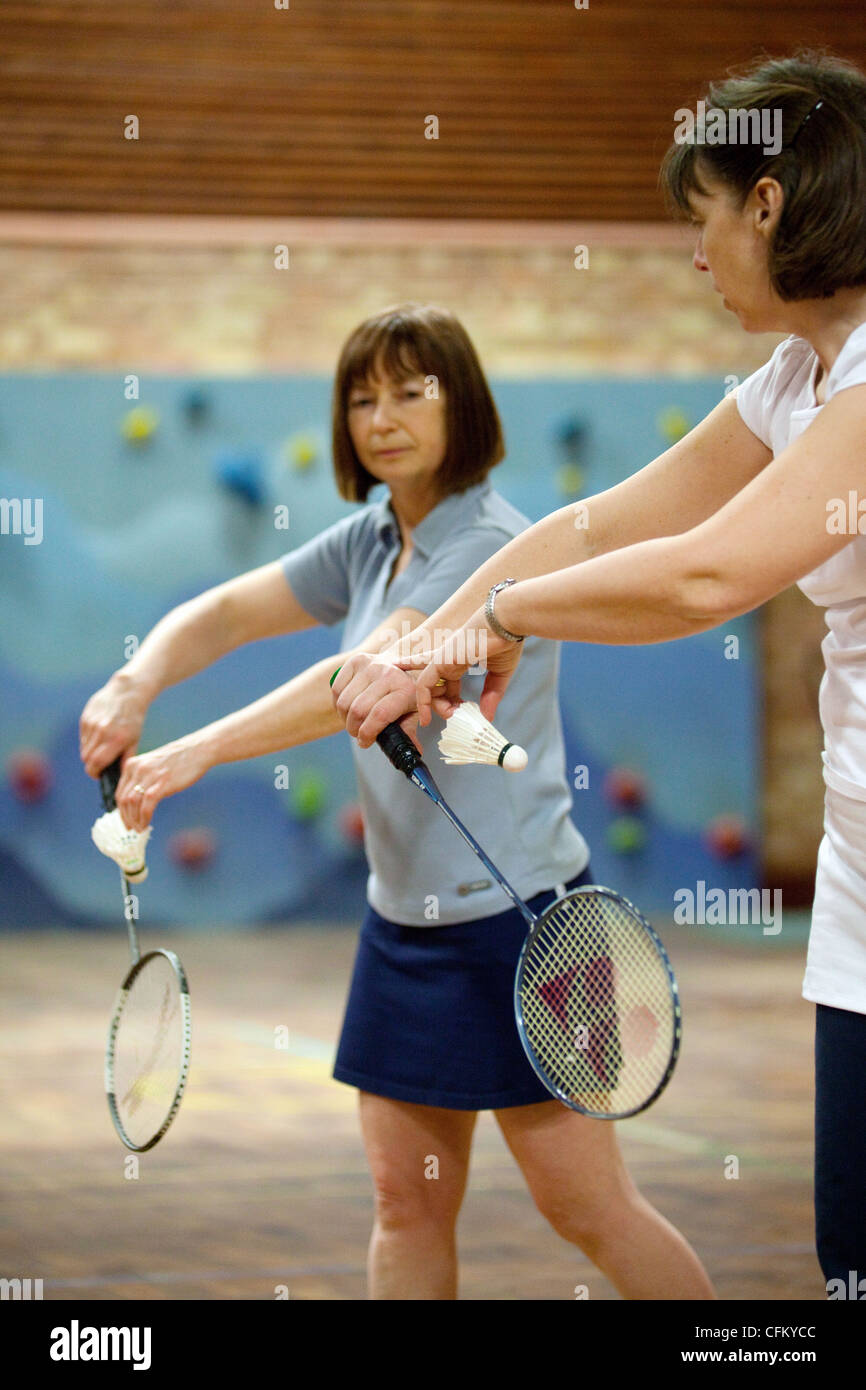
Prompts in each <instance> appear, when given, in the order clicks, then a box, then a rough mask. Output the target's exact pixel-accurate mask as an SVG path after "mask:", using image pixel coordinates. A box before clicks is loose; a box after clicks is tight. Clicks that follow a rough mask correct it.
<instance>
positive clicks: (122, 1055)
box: [99, 758, 190, 1153]
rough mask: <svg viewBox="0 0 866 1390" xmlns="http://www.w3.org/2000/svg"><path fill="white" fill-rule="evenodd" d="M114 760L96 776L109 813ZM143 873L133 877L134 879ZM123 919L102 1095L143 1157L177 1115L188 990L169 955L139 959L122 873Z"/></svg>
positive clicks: (185, 1063)
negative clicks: (124, 942)
mask: <svg viewBox="0 0 866 1390" xmlns="http://www.w3.org/2000/svg"><path fill="white" fill-rule="evenodd" d="M119 780H120V759H119V758H118V759H117V761H116V762H114V763H112V764H111V766H110V767H107V768H106V769H105V770H104V771H103V773H102V774H101V776H100V779H99V783H100V787H101V789H102V800H103V802H104V804H105V809H106V811H113V810H114V809H115V800H114V793H115V790H116V788H117V783H118V781H119ZM143 876H144V875H143V874H142V873H139V874H138V875H137V877H138V879H139V881H140V880H141V878H142V877H143ZM120 879H121V883H122V885H123V904H124V917H125V918H126V926H127V930H128V932H129V950H130V955H131V957H132V965H131V968H130V970H129V971H128V973H127V975H126V978H125V980H124V981H123V984H122V985H121V987H120V992H119V993H118V996H117V1000H116V1002H115V1005H114V1013H113V1015H112V1018H111V1026H110V1027H109V1030H108V1046H107V1048H106V1053H105V1092H106V1095H107V1097H108V1108H109V1110H110V1111H111V1118H112V1120H113V1121H114V1127H115V1129H116V1130H117V1132H118V1134H119V1135H120V1137H121V1139H122V1140H123V1142H124V1144H125V1145H126V1147H127V1148H128V1149H133V1150H134V1151H135V1152H136V1153H143V1152H144V1151H145V1150H146V1149H152V1148H153V1146H154V1144H156V1143H158V1142H159V1140H160V1139H161V1138H162V1136H163V1135H164V1134H165V1132H166V1130H167V1129H168V1127H169V1125H170V1124H171V1122H172V1120H173V1119H174V1117H175V1115H176V1114H177V1111H178V1106H179V1105H180V1102H181V1097H182V1096H183V1092H184V1087H185V1086H186V1078H187V1072H188V1071H189V1049H190V1008H189V989H188V987H187V982H186V975H185V974H184V969H183V966H182V965H181V963H180V961H179V960H178V958H177V956H176V955H175V953H174V951H162V950H159V951H148V953H147V955H144V956H142V955H141V953H140V951H139V948H138V933H137V931H136V927H135V910H134V903H135V899H134V898H133V896H132V888H131V886H130V881H129V879H128V878H127V875H126V872H124V870H123V868H121V871H120Z"/></svg>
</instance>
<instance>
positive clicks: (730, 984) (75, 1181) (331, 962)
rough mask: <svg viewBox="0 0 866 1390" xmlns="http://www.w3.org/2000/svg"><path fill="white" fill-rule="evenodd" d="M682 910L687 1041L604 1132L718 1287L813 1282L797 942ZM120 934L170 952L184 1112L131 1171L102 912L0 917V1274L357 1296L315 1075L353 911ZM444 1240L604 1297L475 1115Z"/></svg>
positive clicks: (351, 1128) (807, 1291) (541, 1282)
mask: <svg viewBox="0 0 866 1390" xmlns="http://www.w3.org/2000/svg"><path fill="white" fill-rule="evenodd" d="M702 930H703V931H704V932H706V929H701V928H700V927H697V928H691V929H685V928H683V929H679V930H673V929H672V930H670V931H666V932H665V936H666V940H667V942H668V944H669V948H670V950H671V955H672V958H673V961H674V966H675V969H676V970H677V973H678V976H679V979H680V986H681V990H682V995H683V1001H684V1009H685V1034H684V1048H683V1055H682V1057H681V1059H680V1062H679V1066H678V1069H677V1073H676V1075H675V1077H674V1080H673V1082H672V1083H671V1085H670V1087H669V1088H668V1091H667V1092H666V1093H665V1095H664V1096H663V1097H662V1098H661V1100H660V1101H659V1102H658V1103H657V1104H656V1105H655V1106H653V1107H652V1109H651V1110H650V1111H648V1112H647V1113H646V1114H645V1115H644V1116H639V1117H636V1118H635V1119H632V1120H629V1121H626V1122H624V1123H622V1124H620V1126H619V1134H620V1140H621V1144H622V1147H623V1151H624V1153H625V1157H626V1159H627V1162H628V1164H629V1167H630V1170H631V1172H632V1174H633V1176H634V1178H635V1180H636V1182H637V1183H638V1185H639V1186H640V1188H641V1190H642V1191H643V1192H644V1194H645V1195H646V1196H647V1197H648V1198H649V1199H650V1200H651V1201H653V1202H654V1203H655V1204H656V1206H658V1207H659V1209H660V1210H661V1211H662V1212H663V1213H664V1214H665V1215H666V1216H667V1217H668V1218H669V1219H670V1220H672V1221H673V1222H674V1223H675V1224H676V1225H677V1226H679V1228H680V1229H681V1230H682V1231H683V1232H684V1233H685V1235H686V1236H687V1237H688V1239H689V1240H690V1241H691V1242H692V1244H693V1245H694V1246H695V1248H696V1249H697V1251H698V1253H699V1254H700V1256H701V1258H702V1259H703V1261H704V1263H705V1265H706V1266H707V1269H708V1271H709V1273H710V1277H711V1278H712V1279H713V1281H714V1283H715V1286H716V1288H717V1291H718V1293H719V1296H720V1298H722V1299H746V1300H752V1299H757V1300H760V1299H772V1298H781V1299H823V1298H824V1297H825V1294H824V1288H823V1281H822V1276H821V1273H820V1270H819V1268H818V1264H817V1261H816V1259H815V1255H814V1249H813V1244H812V1241H813V1236H812V1195H811V1171H812V1084H813V1083H812V1030H813V1009H812V1006H811V1005H809V1004H806V1003H805V1002H804V1001H803V1000H802V999H801V998H800V977H801V973H802V961H803V955H804V949H803V945H802V943H801V942H799V943H797V944H796V945H793V944H792V945H785V944H783V945H778V944H777V943H776V942H775V941H773V942H772V944H769V943H767V944H766V946H765V947H764V948H762V949H755V948H750V947H748V946H746V945H744V944H743V943H742V942H741V941H739V942H738V941H733V940H732V941H731V942H725V943H721V942H719V941H718V940H716V939H713V938H711V937H710V936H708V935H702ZM739 930H740V931H741V932H746V931H750V932H754V931H755V930H756V929H755V928H751V929H749V928H740V929H739ZM142 936H143V946H144V948H145V949H147V948H148V947H151V946H154V945H173V946H174V947H175V948H176V949H179V952H180V954H181V956H182V958H183V961H184V965H185V966H186V969H187V973H188V976H189V979H190V989H191V998H192V1009H193V1052H192V1068H191V1071H190V1078H189V1083H188V1088H187V1093H186V1096H185V1098H184V1101H183V1105H182V1107H181V1110H180V1113H179V1115H178V1117H177V1119H176V1120H175V1122H174V1125H173V1127H172V1129H171V1130H170V1131H169V1133H168V1135H167V1136H166V1138H165V1139H164V1140H163V1141H162V1142H161V1143H160V1144H159V1145H157V1147H156V1148H155V1149H154V1150H153V1151H152V1152H150V1153H147V1154H143V1155H141V1157H140V1159H139V1160H138V1167H139V1174H138V1177H137V1178H134V1177H131V1176H127V1175H126V1173H127V1171H128V1168H129V1165H130V1157H131V1156H130V1155H128V1154H127V1152H126V1150H125V1149H124V1148H123V1147H122V1145H121V1144H120V1141H119V1140H118V1139H117V1137H116V1135H115V1133H114V1130H113V1128H112V1126H111V1123H110V1120H109V1116H108V1110H107V1107H106V1103H105V1099H104V1095H103V1093H102V1053H103V1047H104V1035H105V1029H106V1025H107V1020H108V1015H109V1012H110V1006H111V1003H112V1001H113V997H114V992H115V989H116V986H117V984H118V983H119V979H120V974H121V972H122V970H123V969H124V968H125V956H124V947H125V939H124V933H123V932H122V930H119V931H118V933H117V935H116V936H115V935H114V934H111V933H102V934H99V935H97V934H95V933H94V934H89V935H87V934H72V933H68V934H67V933H46V932H41V933H32V934H18V935H14V936H5V937H4V938H2V940H0V963H2V969H0V978H2V984H0V1008H2V1031H0V1077H2V1104H0V1166H2V1172H3V1178H2V1193H0V1276H4V1277H7V1278H13V1277H19V1278H28V1277H29V1278H41V1279H43V1281H44V1297H45V1298H46V1299H75V1300H78V1299H94V1300H141V1299H168V1300H174V1299H205V1300H210V1299H216V1300H221V1299H273V1298H274V1297H275V1296H276V1295H275V1290H276V1289H277V1287H278V1286H280V1285H285V1286H287V1287H288V1289H289V1296H290V1297H291V1298H292V1299H363V1298H364V1297H365V1272H364V1266H365V1256H366V1244H367V1239H368V1234H369V1227H370V1219H371V1192H370V1182H369V1179H368V1176H367V1172H366V1167H365V1162H364V1154H363V1150H362V1147H361V1141H360V1136H359V1129H358V1123H357V1114H356V1093H355V1091H354V1090H353V1089H351V1088H350V1087H347V1086H343V1085H341V1084H340V1083H338V1082H336V1081H334V1080H333V1079H332V1078H331V1076H330V1060H331V1057H332V1053H333V1049H334V1045H335V1041H336V1037H337V1033H338V1030H339V1025H340V1020H341V1017H342V1008H343V1000H344V996H345V992H346V985H347V981H348V976H349V971H350V968H351V961H352V955H353V950H354V941H355V936H354V932H353V931H351V930H347V929H343V928H329V927H321V926H315V927H296V926H295V927H291V928H289V929H287V930H280V929H276V928H275V929H272V930H267V931H258V932H255V933H248V934H241V933H237V932H234V933H231V934H222V935H215V934H212V933H208V934H206V933H201V934H197V935H194V936H192V935H190V936H184V935H181V936H180V937H178V935H177V934H175V935H174V937H173V938H172V939H171V940H168V939H156V938H155V937H154V936H153V935H152V934H148V933H147V931H146V929H145V930H143V932H142ZM280 1028H285V1029H287V1030H288V1048H287V1049H279V1048H277V1047H276V1046H275V1036H276V1032H275V1030H277V1029H280ZM733 1159H736V1160H737V1162H738V1166H739V1177H737V1178H732V1177H726V1176H725V1173H726V1168H727V1170H728V1171H729V1172H730V1171H732V1170H733V1168H734V1162H733ZM459 1242H460V1252H461V1271H462V1273H461V1297H462V1298H464V1299H475V1300H488V1299H492V1300H527V1299H529V1300H534V1299H569V1300H570V1299H573V1298H574V1297H575V1286H577V1285H586V1286H587V1287H588V1291H589V1297H590V1298H592V1299H615V1298H617V1297H618V1294H617V1293H616V1291H615V1290H614V1289H613V1288H612V1286H611V1285H610V1284H609V1283H608V1281H607V1280H606V1279H605V1278H604V1277H603V1276H602V1275H600V1274H599V1273H598V1272H597V1271H596V1270H595V1268H594V1266H592V1265H591V1264H590V1263H589V1261H588V1260H587V1259H586V1258H585V1257H584V1256H583V1254H582V1253H581V1252H580V1251H579V1250H577V1249H576V1248H574V1247H571V1246H569V1245H568V1244H566V1243H565V1242H564V1241H562V1240H561V1239H560V1238H559V1237H558V1236H556V1235H555V1234H554V1233H553V1232H552V1231H551V1230H550V1229H549V1228H548V1226H547V1225H546V1223H545V1222H544V1220H543V1219H542V1217H541V1216H540V1215H539V1214H538V1213H537V1211H536V1210H535V1208H534V1206H533V1204H532V1201H531V1199H530V1198H529V1196H528V1194H527V1192H526V1190H525V1188H524V1185H523V1181H522V1178H521V1175H520V1173H519V1171H518V1169H517V1168H516V1166H515V1164H514V1162H513V1160H512V1159H511V1157H510V1155H509V1154H508V1152H507V1150H506V1148H505V1145H504V1142H503V1140H502V1138H501V1137H500V1135H499V1131H498V1129H497V1127H496V1125H495V1122H494V1120H493V1117H492V1116H491V1115H489V1114H485V1115H482V1116H481V1118H480V1120H479V1124H478V1128H477V1131H476V1140H475V1148H474V1155H473V1163H472V1170H471V1177H470V1184H469V1189H468V1192H467V1196H466V1201H465V1204H464V1208H463V1212H462V1216H461V1222H460V1228H459Z"/></svg>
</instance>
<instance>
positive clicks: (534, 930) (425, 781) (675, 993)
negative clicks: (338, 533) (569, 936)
mask: <svg viewBox="0 0 866 1390" xmlns="http://www.w3.org/2000/svg"><path fill="white" fill-rule="evenodd" d="M331 679H332V681H333V677H332V678H331ZM376 742H377V743H378V744H379V747H380V748H381V749H382V751H383V753H384V754H385V756H386V757H387V758H388V760H389V762H390V763H391V764H392V766H393V767H394V768H396V770H397V771H398V772H402V773H403V775H404V776H405V777H407V778H408V779H409V781H410V782H414V783H415V786H416V787H418V788H420V790H421V791H422V792H424V793H425V794H426V795H427V796H429V798H430V800H431V801H433V802H434V803H435V804H436V805H437V806H438V807H439V810H440V811H441V812H442V813H443V815H444V816H446V817H447V819H448V820H449V821H450V822H451V824H452V825H453V826H454V829H455V830H456V831H457V832H458V834H459V835H461V836H462V837H463V839H464V840H465V842H466V844H467V845H468V846H469V848H470V849H471V850H472V852H473V854H475V855H476V856H477V857H478V858H479V859H480V860H481V863H482V864H483V865H484V867H485V868H486V869H488V870H489V871H490V873H492V874H493V877H494V878H495V879H496V881H497V883H498V884H499V886H500V888H502V890H503V892H504V893H505V894H506V895H507V896H508V897H509V898H510V899H511V901H512V903H513V904H514V906H515V907H516V908H517V909H518V911H519V912H520V914H521V916H522V917H523V919H524V921H525V922H526V925H527V927H528V929H529V930H528V934H527V937H526V940H525V941H524V943H523V946H522V947H521V951H520V956H519V958H518V963H517V970H516V971H515V976H514V1016H515V1020H516V1023H517V1032H518V1036H519V1038H520V1042H521V1045H522V1047H523V1050H524V1052H525V1053H526V1056H527V1057H528V1059H529V1061H530V1063H531V1065H532V1069H533V1071H534V1072H535V1074H536V1076H537V1077H538V1079H539V1081H541V1083H542V1084H543V1085H544V1086H545V1087H546V1088H547V1090H548V1091H549V1093H550V1094H551V1095H552V1096H554V1097H555V1098H556V1099H557V1100H559V1101H561V1102H562V1103H563V1105H566V1106H568V1108H569V1110H576V1111H577V1112H578V1113H579V1114H581V1115H587V1116H589V1117H590V1118H592V1119H597V1120H624V1119H628V1118H629V1116H631V1115H638V1114H640V1112H641V1111H642V1110H646V1108H647V1106H649V1105H652V1103H653V1101H655V1100H657V1098H658V1097H659V1095H660V1094H661V1092H662V1091H663V1090H664V1088H665V1086H666V1085H667V1084H668V1082H669V1081H670V1079H671V1076H672V1074H673V1070H674V1067H675V1066H676V1061H677V1058H678V1056H679V1052H680V1042H681V1039H682V1031H683V1030H682V1006H681V1003H680V992H679V987H678V985H677V981H676V976H675V975H674V971H673V966H672V965H671V962H670V959H669V957H668V953H667V951H666V950H665V947H664V945H663V943H662V941H661V938H660V937H659V935H658V932H656V931H655V929H654V928H653V927H651V926H650V924H649V922H648V921H647V920H646V918H645V917H644V916H643V914H642V913H640V912H638V910H637V908H636V907H635V906H634V904H633V903H630V902H629V900H628V898H624V897H623V896H622V894H620V893H615V892H614V891H613V889H612V888H602V887H595V886H592V885H589V884H584V885H583V887H582V888H577V889H572V893H581V892H586V893H602V894H604V895H606V896H607V897H609V898H611V899H613V900H615V901H618V902H621V903H624V904H625V906H626V907H627V908H628V909H629V910H630V911H631V912H633V913H634V915H635V917H636V918H637V920H638V922H639V924H640V925H641V926H642V927H643V928H644V930H645V931H646V933H647V936H648V937H649V940H650V941H651V943H652V945H653V946H654V948H655V950H656V953H657V955H658V957H659V960H660V961H661V963H662V965H663V966H664V970H665V973H666V975H667V980H668V985H669V987H670V990H671V999H672V1002H673V1011H674V1020H675V1022H674V1037H673V1040H672V1046H671V1056H670V1058H669V1060H668V1065H667V1068H666V1070H665V1073H664V1075H663V1077H662V1079H661V1081H659V1083H658V1084H657V1085H656V1087H655V1090H654V1091H653V1093H652V1095H651V1096H650V1097H649V1099H647V1100H645V1101H644V1102H643V1103H642V1104H641V1105H638V1106H633V1107H632V1108H631V1109H630V1110H627V1111H619V1110H618V1111H615V1112H613V1113H611V1112H609V1111H603V1112H600V1111H590V1110H587V1108H586V1107H585V1106H582V1105H578V1104H577V1103H576V1102H575V1101H573V1100H570V1099H569V1098H568V1097H566V1096H565V1095H564V1094H563V1092H562V1090H561V1088H560V1087H559V1086H557V1085H556V1083H555V1082H554V1081H553V1080H552V1079H551V1077H549V1076H548V1075H547V1074H546V1072H545V1071H544V1069H543V1067H542V1064H541V1063H540V1061H539V1060H538V1058H537V1057H536V1056H535V1052H534V1050H533V1048H532V1046H531V1044H530V1042H529V1039H528V1037H527V1034H526V1027H525V1024H524V1021H523V1011H522V1008H521V1007H520V998H519V989H520V985H519V982H520V980H521V978H522V974H523V968H524V963H525V959H526V956H527V953H528V951H529V948H530V943H531V942H532V941H533V940H534V938H535V936H537V935H538V933H539V932H540V931H541V930H542V929H543V927H544V926H545V925H546V923H547V921H548V918H549V917H550V915H551V914H552V913H553V912H554V911H555V910H556V908H557V907H558V906H559V905H560V904H561V903H562V902H564V901H565V900H566V899H567V898H569V897H571V895H572V894H571V893H566V894H564V895H563V896H561V897H558V898H557V899H556V900H555V901H554V902H552V903H551V904H550V906H549V907H547V908H545V910H544V912H542V913H541V915H540V916H538V917H536V915H535V913H534V912H533V911H532V909H531V908H530V907H529V906H528V904H527V903H525V902H524V901H523V899H522V898H521V897H520V895H519V894H518V893H517V891H516V890H515V889H514V888H513V887H512V886H511V884H510V883H509V882H508V880H507V878H506V877H505V875H504V874H503V873H502V871H501V870H500V869H498V868H497V866H496V865H495V864H494V863H493V860H492V859H491V858H490V857H489V855H487V854H485V852H484V850H483V849H482V848H481V846H480V845H479V843H478V841H477V840H476V839H475V836H474V835H473V834H472V833H471V831H469V830H467V829H466V826H465V825H464V824H463V822H462V821H461V820H460V818H459V817H458V816H457V815H455V813H454V812H453V811H452V809H451V807H450V806H449V805H448V803H447V801H446V800H445V798H444V796H443V795H442V793H441V792H440V790H439V788H438V787H437V785H436V782H435V781H434V778H433V774H432V773H431V771H430V769H429V767H428V766H427V764H426V763H425V762H424V760H423V758H422V757H421V754H420V753H419V751H418V749H417V747H416V746H415V744H414V743H413V742H412V740H411V739H410V738H409V737H408V735H407V734H406V733H405V731H404V730H403V729H402V728H401V726H400V724H399V722H397V721H395V722H394V723H392V724H388V725H387V726H386V727H385V728H384V729H383V730H382V732H381V733H380V734H379V735H378V736H377V738H376Z"/></svg>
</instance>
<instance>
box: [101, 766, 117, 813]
mask: <svg viewBox="0 0 866 1390" xmlns="http://www.w3.org/2000/svg"><path fill="white" fill-rule="evenodd" d="M119 781H120V758H115V760H114V762H113V763H109V765H108V767H104V768H103V769H102V771H101V772H100V774H99V790H100V791H101V792H102V804H103V806H104V807H105V809H106V811H113V810H114V808H115V806H116V805H117V802H116V801H115V800H114V793H115V792H116V790H117V784H118V782H119Z"/></svg>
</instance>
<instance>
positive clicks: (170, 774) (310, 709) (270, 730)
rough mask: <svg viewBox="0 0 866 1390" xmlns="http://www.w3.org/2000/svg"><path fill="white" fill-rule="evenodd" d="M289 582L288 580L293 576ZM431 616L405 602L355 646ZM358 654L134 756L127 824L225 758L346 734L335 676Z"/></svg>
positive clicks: (143, 822) (372, 646) (126, 772)
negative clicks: (333, 685)
mask: <svg viewBox="0 0 866 1390" xmlns="http://www.w3.org/2000/svg"><path fill="white" fill-rule="evenodd" d="M282 582H283V584H284V586H285V580H283V581H282ZM423 617H424V615H423V613H420V612H418V610H417V609H414V608H401V609H398V610H397V611H396V612H395V613H392V614H391V616H390V617H389V618H388V619H386V621H385V622H384V623H382V624H381V626H380V627H378V628H376V629H375V631H374V632H372V633H370V635H369V636H368V637H367V638H366V639H365V641H364V642H362V643H360V645H359V646H358V647H356V648H353V649H352V651H367V652H377V651H380V650H381V648H382V646H383V644H388V643H390V642H392V641H393V637H394V633H395V632H399V631H401V630H402V628H403V625H404V624H406V625H407V627H413V626H414V625H415V624H416V623H418V622H419V621H421V620H422V619H423ZM351 654H352V652H344V653H342V654H339V655H336V656H329V657H326V658H325V659H324V660H322V661H317V662H316V664H315V665H314V666H310V667H309V668H308V669H307V670H306V671H303V672H302V673H301V674H300V675H298V676H295V677H294V678H293V679H292V680H290V681H287V682H286V683H285V685H281V686H280V687H279V688H278V689H277V690H273V691H271V692H270V694H268V695H264V696H263V697H262V698H261V699H260V700H255V701H254V702H253V703H252V704H250V705H246V706H245V707H244V708H243V709H240V710H236V711H235V712H234V713H233V714H229V715H227V716H226V717H225V718H224V719H218V720H216V721H214V723H212V724H207V725H205V726H204V727H203V728H201V729H196V730H195V731H194V732H193V733H190V734H186V735H184V736H183V737H182V738H179V739H175V740H174V741H173V742H172V743H166V744H164V745H163V746H162V747H161V748H155V749H153V750H152V752H150V753H143V754H141V755H140V756H138V757H130V758H128V759H127V761H126V763H125V764H124V768H123V773H122V775H121V778H120V781H119V783H118V786H117V791H116V793H115V799H116V801H117V805H118V807H119V809H120V814H121V816H122V818H123V821H124V823H125V824H126V825H127V826H128V827H129V828H130V829H131V830H143V829H144V828H145V826H147V825H149V824H150V822H151V820H152V818H153V813H154V810H155V809H156V807H157V806H158V805H159V803H160V801H162V800H164V799H165V797H167V796H174V795H175V794H176V793H177V792H180V791H183V790H185V788H187V787H190V786H192V785H193V783H194V782H197V781H199V779H200V778H201V777H203V776H204V774H205V773H206V772H208V771H209V770H210V768H212V767H216V766H218V765H219V764H221V763H230V762H238V761H240V760H241V759H244V758H255V757H258V756H260V755H261V754H263V753H275V752H279V751H281V750H283V749H286V748H294V747H297V746H298V745H299V744H301V743H311V742H312V741H313V740H314V739H318V738H325V737H326V736H327V735H328V734H336V733H340V732H341V731H342V728H343V720H342V718H341V717H340V715H339V714H338V713H337V711H336V710H335V708H334V704H333V701H332V700H331V694H330V689H329V684H328V682H329V679H330V676H331V674H332V673H333V671H334V670H335V668H336V667H337V666H339V665H340V663H341V662H342V661H345V660H346V659H347V658H348V657H349V656H351ZM139 789H141V790H139Z"/></svg>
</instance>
